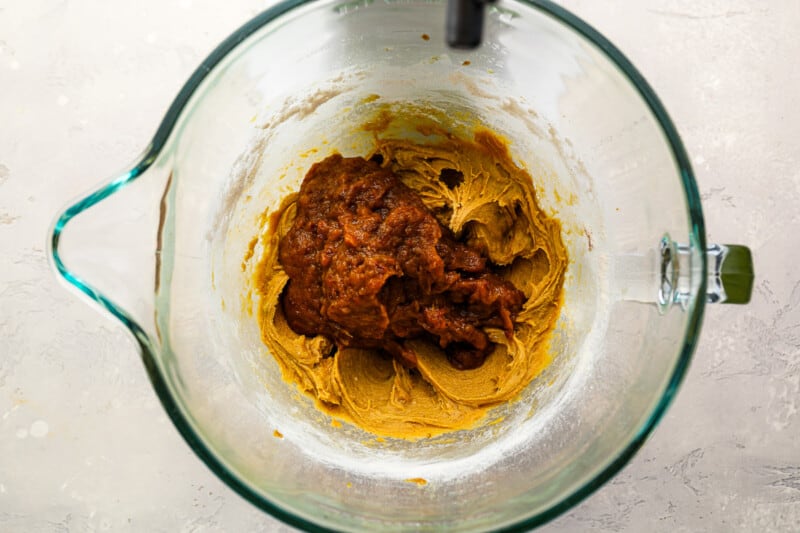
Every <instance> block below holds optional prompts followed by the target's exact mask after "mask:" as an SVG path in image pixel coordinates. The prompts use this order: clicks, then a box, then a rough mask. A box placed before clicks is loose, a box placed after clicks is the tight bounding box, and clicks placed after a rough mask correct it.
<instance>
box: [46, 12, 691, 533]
mask: <svg viewBox="0 0 800 533" xmlns="http://www.w3.org/2000/svg"><path fill="white" fill-rule="evenodd" d="M316 1H318V0H283V1H281V2H280V3H278V4H276V5H274V6H272V7H270V8H268V9H267V10H265V11H263V12H262V13H260V14H258V15H256V16H255V17H254V18H252V19H251V20H249V21H248V22H246V23H245V24H244V25H242V26H241V27H240V28H238V29H237V30H236V31H234V32H233V33H232V34H231V35H230V36H229V37H227V38H226V39H225V40H224V41H222V42H221V43H220V44H219V45H218V46H217V47H216V48H215V49H214V50H213V51H212V52H211V53H210V54H209V55H208V57H206V59H205V60H203V62H202V63H201V64H200V65H199V66H198V67H197V69H195V71H194V72H193V73H192V74H191V76H190V77H189V79H188V80H187V81H186V83H185V84H184V85H183V87H182V88H181V90H180V91H179V92H178V94H177V96H176V97H175V99H174V100H173V101H172V103H171V104H170V106H169V108H168V110H167V112H166V113H165V115H164V118H163V119H162V121H161V123H160V124H159V126H158V128H157V130H156V133H155V134H154V136H153V138H152V140H151V141H150V144H149V145H148V147H147V148H146V149H145V150H144V152H143V153H142V155H141V156H140V158H139V159H138V160H137V162H136V163H134V164H133V165H132V166H131V168H130V170H128V171H126V172H123V173H121V174H120V175H118V176H117V177H115V178H113V179H112V180H110V181H109V182H107V183H106V184H105V185H103V186H101V187H100V188H98V189H96V190H95V191H94V192H92V193H91V194H89V195H88V196H86V197H84V198H82V199H81V200H79V201H77V202H75V203H74V204H72V205H70V206H69V207H68V208H67V209H66V210H65V211H64V212H63V213H61V214H60V215H59V216H58V218H57V219H56V221H55V223H54V224H53V227H52V228H51V231H50V238H49V240H48V243H47V244H48V249H49V252H50V253H49V254H48V255H49V256H50V257H51V259H52V261H53V266H54V268H55V270H56V272H57V274H58V275H60V276H61V277H62V278H64V280H65V281H66V282H67V283H68V284H70V285H72V286H74V287H75V288H77V289H78V290H79V291H80V292H82V293H84V294H85V295H87V296H88V297H89V298H91V299H92V300H94V301H95V302H97V303H98V304H100V306H101V307H102V308H104V309H105V310H107V311H108V312H109V313H111V314H112V315H113V316H115V317H116V318H118V319H119V320H120V321H121V322H122V323H123V325H124V326H125V327H127V328H128V330H129V331H130V332H131V333H132V334H133V336H134V337H135V338H136V340H137V342H138V344H139V347H140V349H141V356H142V362H143V363H144V365H145V368H146V370H147V373H148V376H149V379H150V381H151V383H152V385H153V388H154V389H155V392H156V394H157V395H158V398H159V400H160V401H161V404H162V405H163V407H164V409H165V410H166V412H167V414H168V415H169V417H170V419H171V420H172V423H173V424H174V425H175V427H176V428H177V429H178V431H179V433H180V434H181V436H182V437H183V438H184V440H186V442H187V444H188V445H189V447H190V448H191V449H192V450H193V451H194V452H195V454H197V456H198V457H199V458H200V459H201V460H202V461H203V462H204V463H205V464H206V465H207V466H208V467H209V468H210V469H211V470H212V471H213V472H214V473H215V474H216V475H217V476H218V477H219V478H220V479H221V480H222V481H224V482H225V483H226V484H227V485H228V486H229V487H230V488H232V489H233V490H234V491H235V492H236V493H238V494H239V495H240V496H242V497H243V498H244V499H246V500H247V501H249V502H250V503H252V504H254V505H255V506H256V507H258V508H259V509H261V510H263V511H266V512H267V513H269V514H270V515H272V516H273V517H275V518H277V519H279V520H282V521H283V522H285V523H287V524H289V525H292V526H295V527H298V528H301V529H304V530H307V531H332V530H330V529H328V528H326V527H325V526H322V525H320V524H317V523H314V522H311V521H308V520H306V519H305V518H303V517H300V516H297V515H295V514H293V513H292V512H290V511H287V510H285V509H283V508H281V507H280V506H278V505H276V504H274V503H272V502H271V501H269V500H268V499H266V498H265V497H263V496H262V495H261V494H260V493H259V492H258V491H256V490H255V489H254V488H253V487H251V486H250V485H249V484H248V483H247V482H246V481H244V480H242V479H240V478H239V476H238V475H237V474H235V473H234V472H232V471H231V470H229V469H228V468H227V467H226V465H225V463H224V461H223V460H221V458H219V457H218V456H217V454H216V453H215V452H214V451H213V450H212V449H211V448H210V447H209V446H208V445H207V444H206V443H205V441H204V439H203V438H202V437H201V436H200V435H199V434H198V432H197V431H196V430H195V429H194V427H193V425H192V424H191V423H190V421H189V420H188V417H187V416H186V415H185V414H184V413H183V412H182V409H181V407H180V405H179V404H178V402H177V401H176V399H175V398H173V396H172V394H171V392H170V390H169V386H168V384H167V381H166V379H165V378H164V377H163V376H162V374H161V370H160V367H159V364H158V362H157V360H158V357H157V355H156V353H157V351H158V350H157V348H156V346H155V344H154V343H153V342H152V340H151V339H150V337H149V336H148V334H147V333H146V332H145V331H144V329H143V328H142V327H141V326H140V325H139V324H137V322H136V321H135V320H134V319H133V318H131V316H130V314H129V313H127V312H126V311H125V310H124V309H122V308H121V307H119V306H118V305H117V304H116V303H114V301H113V300H112V299H111V298H109V297H107V296H105V295H103V294H102V293H100V292H99V291H98V290H96V289H95V288H93V287H92V286H91V285H90V284H89V283H88V282H86V281H84V280H83V279H81V278H80V277H79V276H77V275H76V274H75V273H73V272H72V271H70V270H69V269H68V268H67V267H66V265H65V264H64V262H63V260H62V258H61V255H60V253H59V240H60V236H61V234H62V232H63V230H64V228H65V226H66V225H67V223H68V222H69V221H70V220H71V219H72V218H74V217H75V216H76V215H78V214H79V213H81V212H83V211H85V210H86V209H88V208H90V207H91V206H93V205H95V204H96V203H98V202H100V201H101V200H103V199H105V198H107V197H108V196H110V195H111V194H113V193H114V192H116V191H118V190H119V189H120V188H122V187H124V186H125V185H126V184H128V183H130V182H132V181H133V180H135V179H137V178H138V177H139V176H141V175H142V174H143V173H144V172H145V171H146V170H147V169H148V168H149V167H150V166H151V165H152V164H153V163H154V162H155V161H156V159H157V158H158V156H159V155H160V154H161V152H162V150H163V149H164V147H165V146H166V144H167V141H168V139H169V137H170V135H171V134H172V132H173V129H174V127H175V125H176V124H177V122H178V121H179V119H180V118H181V115H182V112H183V110H184V108H185V107H186V105H187V103H188V101H189V100H190V98H191V97H192V96H193V94H194V92H195V91H196V90H197V88H198V87H199V86H200V84H201V83H202V82H203V80H204V79H205V78H206V76H208V75H209V73H210V72H211V71H212V70H213V69H214V67H216V66H217V65H218V64H219V63H220V62H221V61H222V60H223V59H224V58H225V57H227V56H228V54H229V53H231V52H232V51H233V50H234V49H236V48H237V47H238V46H239V44H241V43H242V42H243V41H245V40H246V39H247V38H248V37H250V36H251V35H253V34H254V33H255V32H257V31H258V30H259V29H261V28H262V27H263V26H265V25H266V24H268V23H269V22H271V21H273V20H275V19H277V18H278V17H280V16H282V15H284V14H286V13H289V12H291V11H293V10H295V9H297V8H299V7H301V6H303V5H306V4H311V3H314V2H316ZM515 1H517V2H520V3H523V4H527V5H528V6H530V7H533V8H534V9H536V10H538V11H539V12H541V13H543V14H545V15H547V16H550V17H552V18H554V19H555V20H556V21H557V22H560V23H561V24H563V25H564V26H566V27H567V28H568V29H570V30H572V31H574V32H576V33H578V34H579V35H580V36H582V37H583V38H584V39H586V41H588V42H589V43H590V44H592V45H593V46H595V47H596V48H597V49H598V50H599V51H600V52H602V53H603V54H604V55H605V56H606V57H607V58H608V59H609V60H610V61H611V62H612V63H613V64H614V65H616V66H617V67H618V68H619V70H620V72H621V73H622V75H623V76H624V77H625V78H627V80H628V81H629V82H630V83H631V85H632V86H633V88H634V89H635V90H636V91H637V93H638V94H639V95H640V96H641V97H642V99H643V100H644V102H645V104H646V105H647V107H648V108H649V109H650V112H651V113H652V114H653V116H654V117H655V118H656V120H657V122H658V124H659V126H660V127H661V129H662V131H663V133H664V135H665V138H666V141H667V144H668V145H669V147H670V149H671V152H672V155H673V158H674V160H675V164H676V166H677V169H678V171H679V173H680V179H681V182H682V185H683V191H684V194H685V199H686V205H687V212H688V217H689V223H690V225H689V227H690V235H689V236H688V237H689V239H690V241H692V242H693V243H694V244H696V246H697V248H698V249H699V250H700V251H704V250H705V249H706V234H705V224H704V221H703V213H702V209H701V204H700V195H699V192H698V189H697V184H696V182H695V179H694V174H693V172H692V168H691V164H690V161H689V157H688V155H687V153H686V150H685V148H684V146H683V143H682V141H681V139H680V136H679V135H678V132H677V129H676V128H675V126H674V124H673V122H672V120H671V119H670V118H669V115H668V114H667V112H666V110H665V109H664V106H663V105H662V104H661V102H660V100H659V99H658V97H657V96H656V94H655V92H654V91H653V89H652V88H651V87H650V85H649V84H648V83H647V81H646V80H645V79H644V77H643V76H642V75H641V74H640V73H639V71H638V70H637V69H636V68H635V67H634V66H633V64H632V63H631V62H630V61H629V60H628V59H627V58H626V57H625V55H624V54H622V52H620V51H619V50H618V49H617V48H616V47H615V46H614V45H613V44H611V42H610V41H609V40H608V39H606V38H605V37H604V36H603V35H601V34H600V33H599V32H598V31H597V30H595V29H594V28H593V27H592V26H590V25H589V24H587V23H586V22H584V21H583V20H581V19H580V18H578V17H577V16H575V15H573V14H572V13H571V12H569V11H567V10H566V9H564V8H563V7H561V6H559V5H556V4H555V3H553V2H552V1H550V0H515ZM697 255H698V256H699V259H700V263H701V265H700V266H701V270H700V272H699V274H700V283H699V284H698V287H697V293H696V294H695V295H694V298H693V299H692V301H691V302H690V304H689V306H688V308H687V310H686V312H687V313H689V316H688V320H687V325H686V332H685V334H684V338H683V345H682V346H681V350H680V355H679V357H678V359H677V362H676V364H675V367H674V369H673V371H672V375H671V376H670V378H669V381H668V383H667V387H666V389H665V391H664V393H663V395H662V397H661V398H660V400H659V401H658V403H657V404H656V405H655V407H654V408H653V410H652V412H651V413H650V415H649V417H648V418H647V420H646V421H645V422H644V423H643V424H642V425H641V427H640V428H639V429H638V431H637V432H636V434H635V435H634V437H633V438H632V440H631V441H630V442H629V443H628V444H627V446H625V447H624V448H623V449H622V450H620V451H619V452H618V454H617V456H616V458H615V459H614V460H612V461H611V462H609V463H608V464H607V465H606V466H604V467H603V468H601V469H600V470H599V471H598V472H597V473H595V474H594V475H593V476H592V477H591V478H590V479H589V480H588V481H586V482H585V483H583V484H582V485H581V486H579V487H578V488H576V489H574V490H573V491H572V492H571V493H569V494H566V495H564V496H563V497H562V498H561V499H560V500H559V501H557V502H556V503H555V504H553V505H552V506H551V507H549V508H547V509H544V510H543V511H540V512H538V513H536V514H534V515H531V516H528V517H525V518H521V519H519V520H517V521H516V522H515V523H513V524H510V525H506V526H504V527H503V528H502V529H500V530H499V531H525V530H530V529H531V528H534V527H537V526H540V525H542V524H544V523H546V522H548V521H550V520H552V519H553V518H555V517H557V516H559V515H560V514H562V513H564V512H566V511H567V510H569V509H571V508H572V507H574V506H575V505H577V504H578V503H580V502H581V501H582V500H584V499H585V498H587V497H588V496H589V495H590V494H592V493H593V492H594V491H595V490H597V489H598V488H599V487H600V486H602V485H603V484H604V483H605V482H606V481H608V480H609V479H610V478H612V477H613V476H614V475H615V474H616V473H617V472H619V470H620V469H621V468H622V467H623V466H625V464H627V463H628V461H629V460H630V459H631V458H632V457H633V456H634V454H635V453H636V452H637V451H638V450H639V448H641V446H642V445H643V444H644V442H645V440H646V439H647V437H648V436H649V434H650V433H651V432H652V431H653V429H654V428H655V426H656V425H657V424H658V422H659V421H660V420H661V418H662V416H663V415H664V413H665V411H666V409H667V407H668V406H669V405H670V403H671V402H672V400H673V398H674V396H675V394H676V392H677V390H678V387H679V386H680V383H681V381H682V380H683V377H684V376H685V374H686V370H687V369H688V367H689V363H690V360H691V358H692V353H693V352H694V349H695V346H696V344H697V340H698V337H699V333H700V327H701V324H702V317H703V312H704V309H705V303H706V299H705V297H704V295H705V293H706V273H707V258H706V254H705V253H699V254H697Z"/></svg>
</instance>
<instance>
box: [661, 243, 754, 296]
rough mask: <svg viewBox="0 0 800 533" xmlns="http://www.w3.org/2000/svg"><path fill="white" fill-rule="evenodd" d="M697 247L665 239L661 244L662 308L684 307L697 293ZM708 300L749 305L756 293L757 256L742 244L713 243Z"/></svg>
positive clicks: (708, 256) (709, 256)
mask: <svg viewBox="0 0 800 533" xmlns="http://www.w3.org/2000/svg"><path fill="white" fill-rule="evenodd" d="M696 249H697V248H696V247H693V246H691V245H686V244H679V243H676V242H674V241H672V240H670V239H669V237H664V238H663V239H661V245H660V254H659V255H660V258H661V261H660V265H659V275H660V286H659V289H658V305H659V307H661V308H662V309H664V310H666V309H668V308H669V307H670V306H671V305H672V304H675V303H677V304H680V305H681V307H682V308H684V309H685V308H686V305H687V304H688V302H689V299H690V298H691V295H692V294H694V293H695V291H696V290H697V285H699V281H700V279H699V278H700V276H701V274H700V272H698V270H699V268H698V266H697V265H699V264H700V261H699V257H698V253H699V252H695V250H696ZM705 254H706V265H707V275H706V301H707V302H708V303H726V304H746V303H748V302H749V301H750V293H751V292H752V290H753V279H754V277H755V274H754V270H753V257H752V254H751V253H750V249H749V248H747V247H746V246H741V245H738V244H711V245H709V246H708V247H707V248H706V251H705Z"/></svg>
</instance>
